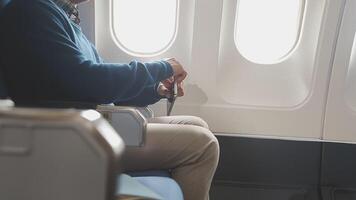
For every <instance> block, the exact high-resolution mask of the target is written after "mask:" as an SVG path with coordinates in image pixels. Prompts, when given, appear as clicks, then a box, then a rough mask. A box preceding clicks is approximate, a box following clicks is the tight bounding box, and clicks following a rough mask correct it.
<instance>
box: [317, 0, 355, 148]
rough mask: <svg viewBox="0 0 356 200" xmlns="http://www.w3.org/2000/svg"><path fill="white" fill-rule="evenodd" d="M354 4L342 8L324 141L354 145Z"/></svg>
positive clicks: (349, 3) (352, 2)
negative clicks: (351, 143) (343, 10)
mask: <svg viewBox="0 0 356 200" xmlns="http://www.w3.org/2000/svg"><path fill="white" fill-rule="evenodd" d="M355 13H356V1H354V0H348V1H346V5H345V12H344V16H343V21H342V26H341V29H340V35H339V40H338V45H337V49H336V55H335V61H334V66H333V73H332V77H331V82H330V91H329V97H328V103H327V109H326V110H327V111H326V120H325V131H324V139H325V140H332V141H341V142H356V126H355V122H356V90H355V86H356V36H355V34H356V16H355Z"/></svg>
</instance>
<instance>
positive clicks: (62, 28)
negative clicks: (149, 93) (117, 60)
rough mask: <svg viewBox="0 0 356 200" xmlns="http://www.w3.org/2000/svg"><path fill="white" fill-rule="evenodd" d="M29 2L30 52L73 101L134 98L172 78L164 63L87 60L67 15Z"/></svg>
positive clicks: (28, 35) (45, 74) (170, 70)
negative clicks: (72, 31) (77, 42)
mask: <svg viewBox="0 0 356 200" xmlns="http://www.w3.org/2000/svg"><path fill="white" fill-rule="evenodd" d="M29 2H30V5H27V6H29V7H27V9H26V10H27V11H28V12H29V13H28V16H30V17H29V19H28V20H27V24H26V26H27V27H28V30H29V31H28V32H27V34H26V40H25V41H26V42H27V44H26V46H30V47H33V48H32V50H31V52H28V53H29V54H31V56H32V57H34V58H36V60H37V61H38V62H39V63H40V65H39V66H42V69H40V70H41V71H42V72H43V74H42V75H43V76H46V80H51V83H52V84H53V83H55V84H56V88H53V89H58V90H60V91H65V93H66V96H68V97H69V98H68V99H69V100H72V101H84V102H91V103H98V104H102V103H113V102H119V101H120V100H127V99H132V98H135V97H138V96H140V94H142V92H143V91H145V88H150V87H153V86H154V85H155V84H156V83H158V82H160V81H161V80H164V79H166V78H168V77H170V76H172V74H173V70H172V67H171V66H170V65H169V64H167V63H166V62H164V61H158V62H150V63H141V62H137V61H133V62H131V63H130V64H104V63H96V62H94V61H92V60H88V59H86V56H85V55H83V53H82V52H81V51H80V49H79V48H78V46H77V45H78V44H76V43H75V42H73V41H74V39H73V37H74V36H73V35H71V34H70V33H71V30H72V27H71V26H70V23H69V21H68V20H67V19H66V18H65V17H64V15H63V13H60V12H58V11H57V10H55V9H53V8H51V7H50V6H49V5H48V4H46V3H43V2H41V1H38V2H36V1H35V3H33V1H29ZM44 84H45V83H44ZM61 93H63V92H61ZM57 100H60V99H57Z"/></svg>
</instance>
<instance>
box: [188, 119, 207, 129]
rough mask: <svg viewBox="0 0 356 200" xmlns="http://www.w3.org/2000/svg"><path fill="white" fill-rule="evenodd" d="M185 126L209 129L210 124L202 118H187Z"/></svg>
mask: <svg viewBox="0 0 356 200" xmlns="http://www.w3.org/2000/svg"><path fill="white" fill-rule="evenodd" d="M185 124H189V125H194V126H200V127H203V128H206V129H209V125H208V123H206V122H205V121H204V120H203V119H202V118H200V117H196V116H189V117H187V119H186V122H185Z"/></svg>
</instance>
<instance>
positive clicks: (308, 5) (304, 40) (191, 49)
mask: <svg viewBox="0 0 356 200" xmlns="http://www.w3.org/2000/svg"><path fill="white" fill-rule="evenodd" d="M239 1H240V0H224V1H216V0H193V1H192V0H179V11H178V13H179V14H178V17H179V18H178V20H177V22H178V24H177V27H178V29H177V33H176V38H175V40H174V41H173V43H172V44H171V47H170V48H169V49H168V50H167V51H164V52H162V53H161V54H158V55H157V54H156V55H153V56H147V55H145V56H144V57H141V56H138V55H133V54H130V53H127V52H126V51H124V50H123V49H122V48H120V47H119V46H120V45H118V42H117V41H115V37H113V34H114V32H113V25H112V23H113V22H112V9H111V8H112V7H111V6H112V5H111V4H112V0H107V1H95V3H94V2H91V3H89V4H87V5H82V6H81V7H80V9H81V11H82V13H83V12H84V13H85V17H84V18H83V23H82V26H83V30H84V32H86V33H87V34H89V35H90V38H91V39H92V41H93V42H94V43H95V44H96V46H97V48H98V50H99V52H100V54H101V55H102V56H103V58H104V59H105V60H106V61H107V62H129V61H131V60H134V59H136V60H141V61H149V60H155V59H160V58H166V57H176V58H177V59H178V60H180V61H181V63H182V64H183V65H184V66H185V67H186V68H187V71H188V73H189V77H188V79H187V81H186V83H185V88H186V96H185V97H183V98H180V99H179V100H178V101H177V103H176V105H175V108H174V111H173V112H174V113H173V114H182V115H196V116H200V117H202V118H203V119H205V120H206V121H207V122H208V123H209V125H210V128H211V129H212V131H213V132H215V133H218V134H228V135H244V136H246V135H247V136H249V137H278V138H304V139H312V140H318V139H325V140H343V141H349V140H354V139H355V140H356V138H353V136H352V137H350V136H349V135H350V132H352V130H354V129H352V128H349V130H346V131H345V134H346V135H347V136H346V135H338V133H337V131H336V130H338V131H343V130H344V129H343V127H344V125H343V124H342V123H340V121H343V120H339V121H338V124H337V125H335V123H336V122H335V123H334V121H335V120H334V119H333V118H335V117H339V116H343V117H344V118H346V117H349V116H350V115H352V116H353V117H354V114H350V113H349V112H348V111H345V110H344V111H340V112H336V111H335V110H337V109H338V107H339V104H340V101H341V100H340V98H339V97H336V96H339V95H338V94H339V92H340V91H339V90H338V88H339V87H340V86H338V84H340V83H342V81H340V80H343V79H345V77H346V75H345V70H346V69H337V70H335V66H336V64H337V62H339V61H338V60H339V57H340V55H339V56H338V54H344V53H346V54H347V53H348V57H350V51H351V48H352V47H351V46H352V45H350V44H349V45H348V50H347V52H344V51H341V52H340V51H338V53H337V55H336V59H335V63H334V53H335V48H336V44H337V41H338V40H337V39H338V34H339V28H340V25H341V19H342V16H343V12H344V6H345V0H339V1H334V0H305V1H303V0H301V2H302V4H301V5H302V9H301V13H300V15H301V20H302V23H301V27H300V33H299V34H298V38H297V40H296V44H295V46H294V47H293V49H292V50H291V52H290V53H289V54H288V55H287V56H286V57H285V58H283V59H282V60H280V61H278V62H274V63H268V64H258V63H256V62H253V61H250V60H248V59H246V58H245V57H244V56H243V55H241V53H240V52H239V50H238V48H236V47H235V38H234V31H235V22H236V10H237V9H238V5H239ZM351 2H352V0H350V1H349V2H348V3H347V4H346V5H348V6H350V7H354V5H353V4H355V3H351ZM352 11H353V10H351V11H349V10H348V9H346V12H349V15H350V14H351V13H352ZM346 15H347V14H346V13H345V16H346ZM351 18H352V17H350V19H349V21H352V20H351ZM93 21H95V25H93V24H92V22H93ZM349 24H350V25H351V22H349ZM344 26H348V24H345V22H343V27H344ZM342 35H343V34H342V33H341V34H340V39H339V42H340V43H342V42H343V41H342V39H341V38H342ZM345 37H347V39H346V41H344V43H347V42H350V40H351V41H354V32H353V33H352V38H351V33H349V35H348V36H345ZM351 44H352V42H351ZM339 45H340V44H338V49H340V48H341V49H342V47H341V46H339ZM340 59H341V58H340ZM333 64H334V70H333V80H332V81H331V84H330V94H329V101H330V102H329V103H328V112H327V117H326V124H325V136H323V129H324V120H325V109H326V102H327V95H328V89H329V81H330V76H331V72H332V67H333ZM341 65H342V64H341ZM341 65H339V64H338V66H341ZM343 66H344V68H349V67H348V65H347V66H346V65H345V63H344V65H343ZM353 68H354V67H350V68H349V69H348V71H349V73H348V74H349V75H348V78H347V80H348V82H347V84H348V87H347V88H351V85H352V83H354V80H355V79H354V78H353V77H351V76H353V75H355V73H353V72H354V71H355V70H353ZM343 70H344V71H343ZM338 71H341V72H340V73H343V75H338V74H337V72H338ZM347 94H351V95H348V97H347V98H348V100H349V102H354V97H355V96H354V93H352V90H350V89H349V90H348V93H347ZM343 96H345V95H343ZM342 103H344V102H342ZM344 104H345V103H344ZM345 105H347V104H345ZM348 105H350V103H349V104H348ZM345 107H346V106H345ZM349 107H350V106H349ZM351 107H352V108H355V107H356V104H355V103H351ZM165 108H166V106H165V101H164V100H162V101H161V102H160V103H158V104H156V105H154V106H153V109H154V110H155V112H156V114H157V115H164V114H165ZM335 113H336V114H337V115H335V116H333V115H334V114H335ZM347 113H349V114H347ZM349 119H351V118H349ZM352 119H353V118H352ZM345 121H346V120H345ZM333 123H334V124H333ZM343 123H349V127H351V126H352V122H351V121H348V122H343ZM330 127H333V128H330ZM339 136H340V138H339ZM338 138H339V139H338Z"/></svg>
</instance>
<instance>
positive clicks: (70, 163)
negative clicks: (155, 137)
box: [0, 108, 125, 200]
mask: <svg viewBox="0 0 356 200" xmlns="http://www.w3.org/2000/svg"><path fill="white" fill-rule="evenodd" d="M124 146H125V145H124V143H123V141H122V139H121V138H120V136H119V135H118V134H117V133H116V131H114V129H113V128H112V127H111V126H110V125H109V124H108V123H107V121H106V120H104V119H103V118H102V117H101V115H100V114H99V113H98V112H97V111H94V110H86V111H77V110H71V109H69V110H68V109H65V110H59V109H57V110H53V109H47V110H46V109H29V108H0V163H1V165H0V177H1V179H0V186H1V187H0V199H12V200H21V199H38V200H44V199H51V200H76V199H86V200H114V199H116V198H117V193H116V190H117V181H116V177H117V174H118V173H119V169H120V166H121V162H120V160H121V156H122V154H123V150H124V148H125V147H124Z"/></svg>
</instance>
